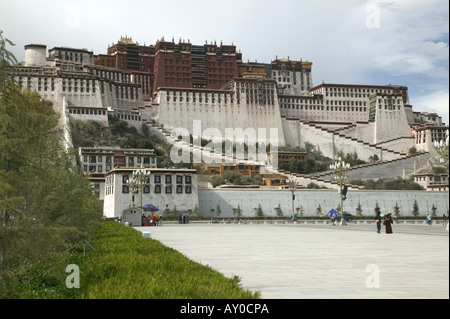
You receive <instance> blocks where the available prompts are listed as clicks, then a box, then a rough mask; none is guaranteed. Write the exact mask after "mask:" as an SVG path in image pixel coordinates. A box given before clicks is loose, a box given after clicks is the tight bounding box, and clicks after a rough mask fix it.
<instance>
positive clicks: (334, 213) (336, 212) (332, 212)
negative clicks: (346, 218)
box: [327, 208, 341, 217]
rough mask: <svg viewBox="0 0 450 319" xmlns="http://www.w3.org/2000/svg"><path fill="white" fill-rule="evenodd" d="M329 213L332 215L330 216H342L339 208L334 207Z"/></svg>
mask: <svg viewBox="0 0 450 319" xmlns="http://www.w3.org/2000/svg"><path fill="white" fill-rule="evenodd" d="M327 215H328V216H330V217H333V216H335V217H339V216H341V214H339V212H338V211H337V210H335V209H334V208H332V209H331V210H330V211H329V212H328V213H327Z"/></svg>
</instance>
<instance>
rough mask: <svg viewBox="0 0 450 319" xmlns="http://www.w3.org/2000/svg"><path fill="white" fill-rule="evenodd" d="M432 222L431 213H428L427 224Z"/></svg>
mask: <svg viewBox="0 0 450 319" xmlns="http://www.w3.org/2000/svg"><path fill="white" fill-rule="evenodd" d="M432 222H433V220H432V219H431V214H429V215H428V216H427V224H428V225H429V226H431V223H432Z"/></svg>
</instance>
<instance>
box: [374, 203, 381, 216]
mask: <svg viewBox="0 0 450 319" xmlns="http://www.w3.org/2000/svg"><path fill="white" fill-rule="evenodd" d="M380 213H381V212H380V206H379V205H378V202H376V203H375V216H376V215H378V214H380Z"/></svg>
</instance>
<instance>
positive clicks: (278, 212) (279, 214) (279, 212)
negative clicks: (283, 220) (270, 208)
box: [277, 204, 283, 217]
mask: <svg viewBox="0 0 450 319" xmlns="http://www.w3.org/2000/svg"><path fill="white" fill-rule="evenodd" d="M277 217H283V210H282V209H281V204H278V207H277Z"/></svg>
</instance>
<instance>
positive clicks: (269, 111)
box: [157, 89, 285, 146]
mask: <svg viewBox="0 0 450 319" xmlns="http://www.w3.org/2000/svg"><path fill="white" fill-rule="evenodd" d="M193 94H197V97H196V102H194V96H193ZM199 94H200V95H202V96H203V97H202V99H200V98H199V97H198V96H199ZM157 104H158V118H157V119H158V122H159V123H162V124H164V128H165V129H167V130H169V131H170V130H173V129H175V128H184V129H186V130H188V131H189V133H190V134H194V130H193V122H194V121H198V120H200V121H201V123H202V128H201V129H202V131H204V130H205V129H207V128H214V129H218V130H219V131H220V132H221V135H222V137H225V135H226V134H225V129H227V128H231V129H235V128H241V129H242V130H244V131H245V130H246V129H253V130H254V131H255V132H256V134H257V138H261V136H258V134H259V133H258V129H265V134H266V138H267V139H269V138H277V139H278V145H279V146H283V145H285V140H284V133H283V127H282V123H281V117H280V112H279V107H278V102H277V101H275V103H274V105H266V106H260V105H258V104H256V103H253V104H246V103H245V100H243V101H241V103H240V104H238V103H237V102H236V100H235V98H234V93H233V92H230V91H223V92H221V91H210V90H196V91H188V90H179V91H176V89H171V90H164V89H162V90H161V91H159V94H158V98H157ZM270 129H277V130H278V136H277V137H276V136H271V134H270ZM202 137H203V138H205V139H210V137H209V136H202Z"/></svg>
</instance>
